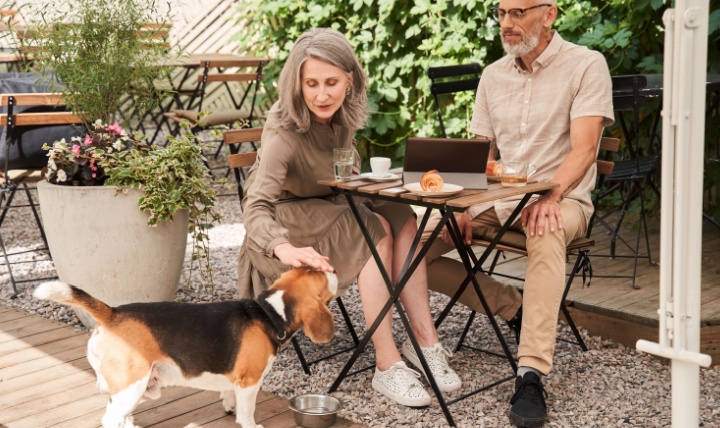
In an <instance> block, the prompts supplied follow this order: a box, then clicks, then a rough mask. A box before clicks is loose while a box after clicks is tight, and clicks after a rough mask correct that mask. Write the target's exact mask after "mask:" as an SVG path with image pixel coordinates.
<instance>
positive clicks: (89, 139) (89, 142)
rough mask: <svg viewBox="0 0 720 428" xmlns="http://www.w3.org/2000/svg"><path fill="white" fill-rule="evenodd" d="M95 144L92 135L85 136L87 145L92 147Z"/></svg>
mask: <svg viewBox="0 0 720 428" xmlns="http://www.w3.org/2000/svg"><path fill="white" fill-rule="evenodd" d="M92 143H93V139H92V137H91V136H90V134H85V145H86V146H90V145H92Z"/></svg>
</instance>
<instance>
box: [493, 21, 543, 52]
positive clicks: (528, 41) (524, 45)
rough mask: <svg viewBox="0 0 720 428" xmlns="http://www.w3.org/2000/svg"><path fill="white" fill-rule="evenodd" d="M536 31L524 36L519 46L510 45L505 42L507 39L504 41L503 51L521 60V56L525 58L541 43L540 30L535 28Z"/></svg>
mask: <svg viewBox="0 0 720 428" xmlns="http://www.w3.org/2000/svg"><path fill="white" fill-rule="evenodd" d="M533 30H534V31H533V32H532V34H524V35H523V36H522V42H520V43H519V44H517V45H513V44H511V43H508V42H506V41H505V39H501V40H502V46H503V49H505V52H506V53H507V54H508V55H511V56H514V57H516V58H520V57H521V56H525V55H527V54H529V53H530V52H532V51H533V49H535V48H536V47H537V45H538V44H539V43H540V31H539V29H538V28H534V29H533Z"/></svg>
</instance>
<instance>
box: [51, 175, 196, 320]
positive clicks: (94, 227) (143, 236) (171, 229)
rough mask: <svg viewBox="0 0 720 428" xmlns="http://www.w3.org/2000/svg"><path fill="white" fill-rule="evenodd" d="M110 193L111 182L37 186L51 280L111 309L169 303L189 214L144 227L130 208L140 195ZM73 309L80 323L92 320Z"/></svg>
mask: <svg viewBox="0 0 720 428" xmlns="http://www.w3.org/2000/svg"><path fill="white" fill-rule="evenodd" d="M115 191H116V188H115V187H114V186H87V187H81V186H58V185H55V184H51V183H48V182H47V181H42V182H40V183H38V197H39V199H40V209H41V212H42V218H43V224H44V227H45V233H46V235H47V240H48V245H49V246H50V253H51V255H52V259H53V262H54V263H55V269H56V270H57V274H58V277H59V278H60V280H61V281H63V282H66V283H68V284H72V285H74V286H76V287H78V288H81V289H83V290H85V291H86V292H88V293H90V294H91V295H92V296H94V297H97V298H99V299H100V300H102V301H104V302H105V303H107V304H109V305H111V306H117V305H122V304H126V303H133V302H155V301H168V300H172V299H173V298H174V296H175V292H176V291H177V288H178V283H179V281H180V275H181V274H182V269H183V262H184V259H185V247H186V243H187V238H188V233H187V231H188V221H189V220H188V211H187V210H183V211H180V212H178V213H176V214H175V217H174V220H173V221H168V222H165V223H162V224H159V225H158V226H157V227H152V228H151V227H149V226H148V225H147V218H148V216H147V214H144V213H142V212H141V211H140V209H139V208H138V206H137V201H138V198H139V197H140V196H141V194H142V192H140V191H138V190H130V192H129V193H128V194H127V195H124V194H118V195H115ZM75 310H76V312H77V314H78V318H80V320H81V321H82V322H83V324H85V326H86V327H88V328H90V327H92V326H93V325H94V324H95V321H94V320H93V319H92V318H91V317H90V316H89V315H88V314H87V313H85V312H84V311H81V310H80V309H75Z"/></svg>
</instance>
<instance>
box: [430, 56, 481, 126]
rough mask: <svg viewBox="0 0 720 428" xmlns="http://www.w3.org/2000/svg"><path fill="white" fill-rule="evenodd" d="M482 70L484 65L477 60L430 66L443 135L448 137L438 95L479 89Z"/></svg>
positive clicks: (431, 91)
mask: <svg viewBox="0 0 720 428" xmlns="http://www.w3.org/2000/svg"><path fill="white" fill-rule="evenodd" d="M481 71H482V67H480V64H478V63H476V62H473V63H470V64H459V65H446V66H441V67H430V68H428V77H430V80H431V83H430V93H431V94H433V97H434V98H435V108H436V109H437V115H438V120H439V121H440V129H441V130H442V136H443V137H447V133H446V132H445V123H444V122H443V119H442V113H441V108H440V101H439V98H438V95H445V94H453V93H456V92H465V91H473V92H475V91H477V87H478V84H479V83H480V72H481Z"/></svg>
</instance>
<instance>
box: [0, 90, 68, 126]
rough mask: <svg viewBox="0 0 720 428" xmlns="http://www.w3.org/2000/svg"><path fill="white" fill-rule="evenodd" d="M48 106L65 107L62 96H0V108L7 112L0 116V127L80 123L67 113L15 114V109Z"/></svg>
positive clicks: (40, 94) (46, 94) (38, 94)
mask: <svg viewBox="0 0 720 428" xmlns="http://www.w3.org/2000/svg"><path fill="white" fill-rule="evenodd" d="M28 106H33V107H35V106H48V107H65V101H64V100H63V97H62V94H59V93H49V92H48V93H37V94H34V93H26V94H2V95H0V107H5V108H6V109H7V111H6V112H5V113H1V114H0V126H8V127H13V126H34V125H73V124H79V123H82V120H81V119H80V117H79V116H78V115H76V114H74V113H72V112H69V111H61V112H31V113H16V112H15V111H14V109H15V107H28Z"/></svg>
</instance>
